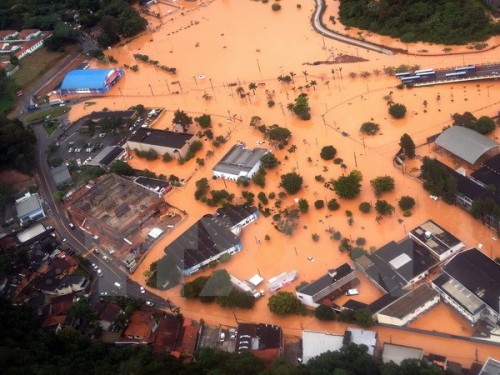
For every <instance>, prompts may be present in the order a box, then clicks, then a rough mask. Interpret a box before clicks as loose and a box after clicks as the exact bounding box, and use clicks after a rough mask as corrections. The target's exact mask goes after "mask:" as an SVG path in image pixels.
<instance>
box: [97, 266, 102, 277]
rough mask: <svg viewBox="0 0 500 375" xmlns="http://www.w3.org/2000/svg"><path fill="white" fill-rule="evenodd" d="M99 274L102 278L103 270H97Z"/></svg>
mask: <svg viewBox="0 0 500 375" xmlns="http://www.w3.org/2000/svg"><path fill="white" fill-rule="evenodd" d="M97 274H98V275H99V276H102V271H101V269H100V268H98V269H97Z"/></svg>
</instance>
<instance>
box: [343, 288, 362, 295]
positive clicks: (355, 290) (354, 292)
mask: <svg viewBox="0 0 500 375" xmlns="http://www.w3.org/2000/svg"><path fill="white" fill-rule="evenodd" d="M358 294H359V291H358V290H357V289H349V290H348V291H347V292H345V295H346V296H357V295H358Z"/></svg>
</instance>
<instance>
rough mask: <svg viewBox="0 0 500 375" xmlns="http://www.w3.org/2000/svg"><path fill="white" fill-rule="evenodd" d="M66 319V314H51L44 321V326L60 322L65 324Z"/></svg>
mask: <svg viewBox="0 0 500 375" xmlns="http://www.w3.org/2000/svg"><path fill="white" fill-rule="evenodd" d="M65 321H66V315H60V316H49V317H48V318H46V319H45V320H44V321H43V323H42V327H53V326H56V325H58V324H63V323H64V322H65Z"/></svg>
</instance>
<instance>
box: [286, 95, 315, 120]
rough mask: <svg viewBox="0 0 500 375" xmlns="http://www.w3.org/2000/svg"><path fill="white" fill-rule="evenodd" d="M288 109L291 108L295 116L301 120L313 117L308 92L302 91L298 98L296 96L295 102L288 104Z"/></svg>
mask: <svg viewBox="0 0 500 375" xmlns="http://www.w3.org/2000/svg"><path fill="white" fill-rule="evenodd" d="M288 109H290V110H291V111H292V112H293V113H294V114H295V116H297V117H298V118H300V119H301V120H310V119H311V113H310V111H311V108H310V107H309V98H308V96H307V94H305V93H302V94H300V95H299V96H297V98H295V102H294V103H290V104H288Z"/></svg>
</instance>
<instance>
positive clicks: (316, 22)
mask: <svg viewBox="0 0 500 375" xmlns="http://www.w3.org/2000/svg"><path fill="white" fill-rule="evenodd" d="M325 9H326V5H325V0H316V8H315V9H314V13H313V15H312V17H311V23H312V25H313V27H314V30H316V32H318V33H320V34H321V35H323V36H325V37H327V38H330V39H335V40H338V41H339V42H342V43H347V44H351V45H353V46H358V47H362V48H366V49H369V50H372V51H375V52H378V53H383V54H386V55H393V54H394V53H393V52H392V51H391V50H390V49H387V48H384V47H383V46H380V45H378V44H375V43H370V42H365V41H363V40H359V39H356V38H351V37H348V36H345V35H341V34H338V33H335V32H333V31H331V30H328V29H327V28H326V27H325V26H324V25H323V23H322V22H321V16H322V15H323V13H324V11H325Z"/></svg>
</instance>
